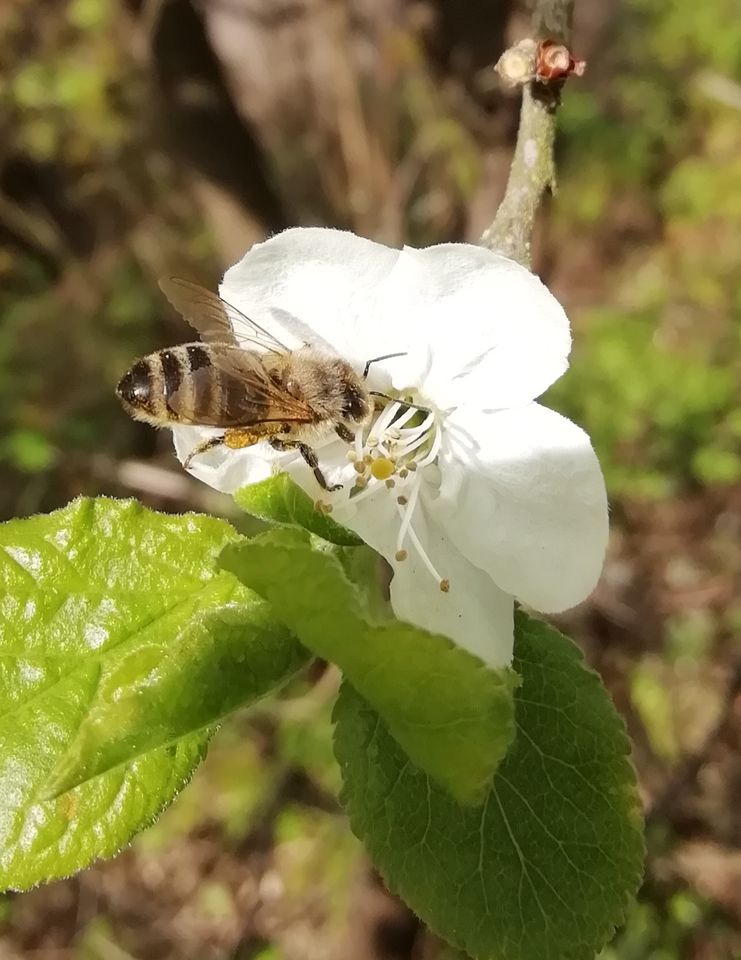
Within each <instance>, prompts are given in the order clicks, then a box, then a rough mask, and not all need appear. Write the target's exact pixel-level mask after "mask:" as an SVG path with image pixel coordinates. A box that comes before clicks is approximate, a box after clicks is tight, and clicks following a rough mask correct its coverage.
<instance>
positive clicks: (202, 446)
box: [183, 434, 224, 470]
mask: <svg viewBox="0 0 741 960" xmlns="http://www.w3.org/2000/svg"><path fill="white" fill-rule="evenodd" d="M223 442H224V435H223V434H222V435H221V436H220V437H208V438H207V439H206V440H202V441H201V442H200V443H199V444H198V446H197V447H193V449H192V450H191V451H190V453H189V454H188V456H187V457H186V458H185V460H184V461H183V467H184V468H185V469H186V470H187V469H188V467H189V466H190V461H191V460H192V459H193V457H197V456H198V455H199V454H201V453H205V452H206V451H207V450H213V448H214V447H220V446H221V444H222V443H223Z"/></svg>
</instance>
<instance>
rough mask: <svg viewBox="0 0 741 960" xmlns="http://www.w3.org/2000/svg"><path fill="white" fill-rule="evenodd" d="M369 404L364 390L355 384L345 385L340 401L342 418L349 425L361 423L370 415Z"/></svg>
mask: <svg viewBox="0 0 741 960" xmlns="http://www.w3.org/2000/svg"><path fill="white" fill-rule="evenodd" d="M371 409H372V408H371V404H370V400H369V398H368V395H367V393H366V392H365V390H364V389H363V388H362V387H361V386H360V385H359V384H355V383H346V384H345V391H344V397H343V401H342V416H343V417H344V419H345V420H347V421H349V422H351V423H363V422H364V421H365V420H367V419H368V417H369V416H370V414H371Z"/></svg>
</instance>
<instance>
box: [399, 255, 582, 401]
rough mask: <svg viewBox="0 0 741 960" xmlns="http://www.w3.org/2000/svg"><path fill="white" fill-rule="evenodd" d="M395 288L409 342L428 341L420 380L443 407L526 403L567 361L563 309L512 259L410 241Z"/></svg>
mask: <svg viewBox="0 0 741 960" xmlns="http://www.w3.org/2000/svg"><path fill="white" fill-rule="evenodd" d="M391 287H395V292H393V291H392V290H391V289H389V291H388V296H389V298H390V299H392V300H393V301H394V303H395V304H396V305H397V309H400V312H401V314H402V316H401V318H400V322H401V323H402V324H403V325H404V327H405V329H406V330H407V331H408V332H409V333H410V334H411V340H412V342H413V343H417V344H420V343H423V344H429V367H428V369H427V371H426V374H425V373H422V372H420V376H421V377H423V379H424V382H423V383H420V384H416V385H417V386H419V387H421V392H422V393H423V395H424V396H426V397H427V398H428V399H429V400H430V401H432V402H433V403H434V404H435V405H436V406H437V407H438V408H441V409H448V408H450V407H453V406H458V405H459V404H463V403H468V404H471V405H476V406H479V407H480V409H502V408H506V407H510V406H518V405H522V404H524V403H529V402H530V401H531V400H533V399H534V398H535V397H538V396H540V394H541V393H543V391H544V390H546V389H547V388H548V387H549V386H550V385H551V384H552V383H553V382H554V381H555V380H557V379H558V378H559V377H560V376H561V374H562V373H563V372H564V371H565V370H566V368H567V366H568V355H569V351H570V349H571V333H570V330H569V321H568V318H567V316H566V314H565V313H564V310H563V307H562V306H561V304H560V303H559V302H558V301H557V300H556V298H555V297H554V296H553V295H552V294H551V293H550V292H549V290H548V288H547V287H545V286H544V285H543V283H542V282H541V281H540V280H539V279H538V278H537V277H536V276H535V275H534V274H532V273H530V271H529V270H526V269H525V268H524V267H522V266H520V265H519V264H517V263H515V262H514V261H513V260H508V259H507V258H506V257H502V256H499V255H498V254H495V253H492V252H491V251H490V250H486V249H484V248H482V247H475V246H472V245H470V244H462V243H446V244H440V245H439V246H435V247H428V248H426V249H423V250H415V249H413V248H411V247H405V248H404V251H403V255H402V258H401V260H400V261H399V264H398V265H397V268H396V270H395V271H394V273H393V275H392V276H391V277H390V278H389V288H391ZM394 382H395V385H396V378H395V380H394Z"/></svg>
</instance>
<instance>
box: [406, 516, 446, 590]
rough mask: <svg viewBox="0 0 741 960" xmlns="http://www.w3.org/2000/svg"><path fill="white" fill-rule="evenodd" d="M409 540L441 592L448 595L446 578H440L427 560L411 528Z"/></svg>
mask: <svg viewBox="0 0 741 960" xmlns="http://www.w3.org/2000/svg"><path fill="white" fill-rule="evenodd" d="M409 539H410V540H411V541H412V543H413V544H414V549H415V550H416V551H417V553H418V554H419V557H420V559H421V561H422V563H423V564H424V565H425V566H426V567H427V569H428V570H429V571H430V573H431V574H432V576H433V577H434V578H435V580H437V582H438V583H439V585H440V589H441V590H442V592H443V593H448V592H449V591H450V580H448V579H447V578H446V577H441V576H440V574H439V573H438V572H437V570H436V569H435V567H434V566H433V563H432V560H430V558H429V557H428V556H427V554H426V553H425V551H424V548H423V546H422V544H421V543H420V540H419V537H418V536H417V534H416V533H415V532H414V528H413V527H410V528H409Z"/></svg>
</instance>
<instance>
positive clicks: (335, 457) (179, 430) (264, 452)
mask: <svg viewBox="0 0 741 960" xmlns="http://www.w3.org/2000/svg"><path fill="white" fill-rule="evenodd" d="M172 433H173V439H174V441H175V453H176V454H177V457H178V459H179V460H180V462H181V463H184V462H185V460H186V458H187V457H188V455H189V454H190V453H191V452H192V451H193V449H194V448H195V447H196V446H197V445H198V444H199V443H200V442H201V441H202V440H205V439H207V438H208V437H211V436H214V435H218V434H219V433H223V431H220V430H218V429H215V428H213V427H185V426H180V427H174V428H173V431H172ZM316 450H317V452H318V455H319V463H320V466H321V469H322V473H323V474H324V476H325V477H326V479H327V481H328V483H330V484H336V483H341V484H343V489H342V491H337V492H335V493H333V494H332V503H337V502H339V501H340V500H342V499H343V498H345V499H346V498H347V496H349V491H350V487H351V486H352V481H353V479H354V478H355V473H354V471H353V469H352V465H351V464H349V463H348V461H347V444H345V443H343V442H342V441H341V440H338V439H335V440H332V441H331V442H329V443H325V444H323V445H321V446H318V447H316ZM277 471H281V472H285V473H288V474H290V475H291V478H292V479H293V480H294V481H295V482H296V483H298V484H299V486H301V487H302V488H303V489H304V490H305V491H306V492H307V493H308V494H309V496H310V497H312V498H314V499H319V498H321V496H322V490H321V487H320V486H319V484H318V483H317V482H316V479H315V477H314V474H313V473H312V470H311V468H310V467H309V466H308V465H307V464H306V462H305V461H304V459H303V457H302V456H301V455H300V454H299V453H298V452H293V451H289V452H286V453H281V452H280V451H278V450H273V448H272V447H271V446H270V444H268V443H256V444H254V445H253V446H251V447H244V448H242V449H241V450H231V449H229V448H228V447H226V446H218V447H214V448H213V449H212V450H209V451H207V452H206V453H201V454H198V456H196V457H194V458H193V460H192V461H191V463H190V465H189V466H188V472H189V473H190V474H192V475H193V476H194V477H196V478H197V479H198V480H202V481H203V482H204V483H207V484H208V485H209V486H210V487H214V489H216V490H221V492H222V493H235V492H236V491H237V490H239V489H240V488H241V487H246V486H247V485H248V484H250V483H259V482H260V481H261V480H266V479H267V478H268V477H270V476H271V475H272V474H273V473H276V472H277Z"/></svg>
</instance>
